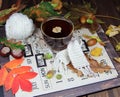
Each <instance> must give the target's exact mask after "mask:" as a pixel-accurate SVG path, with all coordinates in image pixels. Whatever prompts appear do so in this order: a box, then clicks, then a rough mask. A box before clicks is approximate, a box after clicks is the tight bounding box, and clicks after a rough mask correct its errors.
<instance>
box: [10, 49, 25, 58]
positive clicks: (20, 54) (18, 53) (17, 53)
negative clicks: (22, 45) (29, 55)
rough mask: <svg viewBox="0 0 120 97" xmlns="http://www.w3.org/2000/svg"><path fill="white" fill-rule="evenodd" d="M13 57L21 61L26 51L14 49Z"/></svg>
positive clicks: (12, 51)
mask: <svg viewBox="0 0 120 97" xmlns="http://www.w3.org/2000/svg"><path fill="white" fill-rule="evenodd" d="M11 55H12V57H14V58H16V59H19V58H22V57H23V55H24V51H23V50H22V49H12V50H11Z"/></svg>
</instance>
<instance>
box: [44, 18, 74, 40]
mask: <svg viewBox="0 0 120 97" xmlns="http://www.w3.org/2000/svg"><path fill="white" fill-rule="evenodd" d="M55 27H61V28H62V30H61V32H60V33H54V32H53V31H52V30H53V28H55ZM42 29H43V31H44V33H45V34H46V35H48V36H50V37H53V38H62V37H66V36H68V35H69V34H70V33H71V31H72V29H73V26H72V24H70V23H69V22H66V21H65V20H59V19H54V20H50V21H47V22H45V23H44V24H43V26H42Z"/></svg>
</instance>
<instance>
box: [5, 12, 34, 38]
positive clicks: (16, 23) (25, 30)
mask: <svg viewBox="0 0 120 97" xmlns="http://www.w3.org/2000/svg"><path fill="white" fill-rule="evenodd" d="M34 29H35V26H34V24H33V21H32V19H29V18H28V17H27V15H23V14H22V13H14V14H12V15H11V16H10V17H9V19H8V20H7V21H6V24H5V31H6V36H7V38H9V39H17V40H23V39H25V38H27V37H29V36H30V35H32V33H33V31H34Z"/></svg>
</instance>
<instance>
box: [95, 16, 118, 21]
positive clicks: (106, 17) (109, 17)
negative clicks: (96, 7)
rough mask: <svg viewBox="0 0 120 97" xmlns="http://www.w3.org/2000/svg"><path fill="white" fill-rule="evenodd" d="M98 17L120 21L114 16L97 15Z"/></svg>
mask: <svg viewBox="0 0 120 97" xmlns="http://www.w3.org/2000/svg"><path fill="white" fill-rule="evenodd" d="M95 16H96V17H103V18H111V19H115V20H119V21H120V18H116V17H113V16H105V15H95Z"/></svg>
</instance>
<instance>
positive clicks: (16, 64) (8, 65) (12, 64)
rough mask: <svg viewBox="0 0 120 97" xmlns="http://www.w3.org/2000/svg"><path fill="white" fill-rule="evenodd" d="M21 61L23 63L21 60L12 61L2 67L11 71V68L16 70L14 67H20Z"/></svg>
mask: <svg viewBox="0 0 120 97" xmlns="http://www.w3.org/2000/svg"><path fill="white" fill-rule="evenodd" d="M23 61H24V59H23V58H21V59H14V60H12V61H10V62H8V63H6V64H5V65H4V67H6V68H8V69H11V70H12V69H13V68H16V67H18V66H19V65H21V64H22V62H23Z"/></svg>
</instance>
